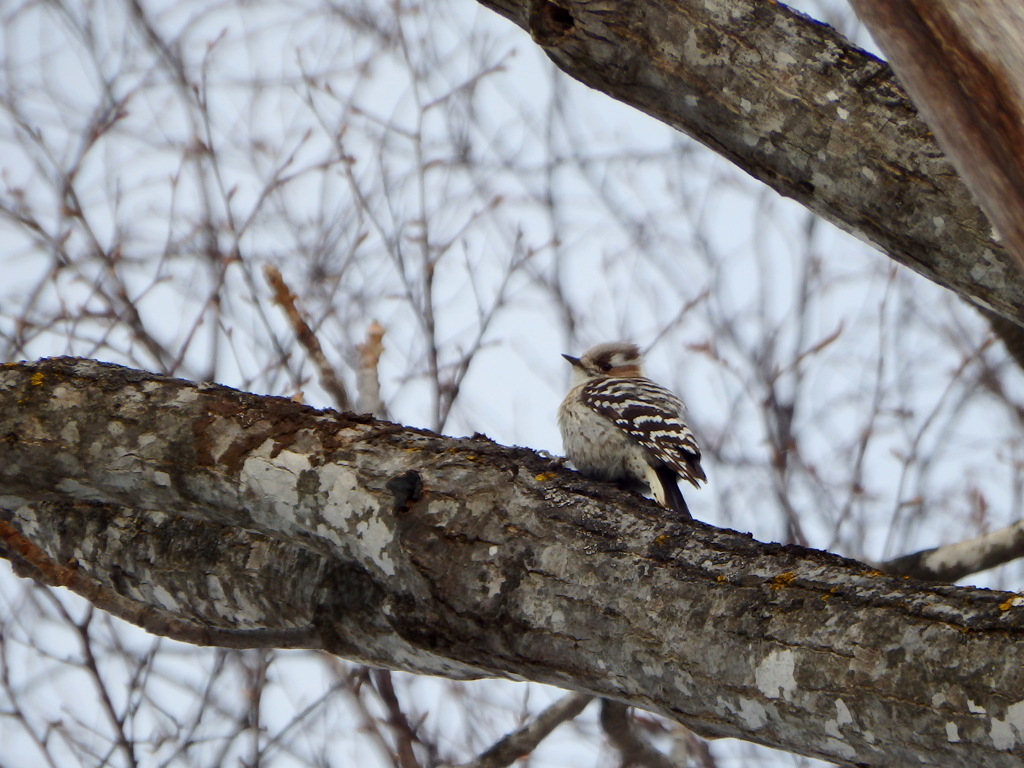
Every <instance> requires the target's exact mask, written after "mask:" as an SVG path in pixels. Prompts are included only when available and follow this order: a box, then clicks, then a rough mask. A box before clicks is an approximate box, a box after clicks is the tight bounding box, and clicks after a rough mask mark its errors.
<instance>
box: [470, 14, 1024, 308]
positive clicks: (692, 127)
mask: <svg viewBox="0 0 1024 768" xmlns="http://www.w3.org/2000/svg"><path fill="white" fill-rule="evenodd" d="M480 2H481V3H482V4H483V5H485V6H487V7H489V8H492V9H494V10H495V11H497V12H498V13H500V14H502V15H503V16H505V17H507V18H509V19H511V20H512V21H513V22H514V23H516V24H518V25H519V26H520V27H522V28H523V29H525V30H529V31H530V32H531V34H532V35H533V37H534V39H535V40H536V41H537V42H538V43H539V44H540V45H542V46H544V47H545V49H546V50H547V53H548V55H549V56H550V57H551V59H552V61H554V62H555V64H557V65H558V66H559V67H560V68H561V69H562V70H564V71H565V72H567V73H568V74H570V75H572V76H573V77H575V78H576V79H578V80H580V81H582V82H584V83H586V84H587V85H589V86H591V87H592V88H596V89H597V90H600V91H603V92H604V93H607V94H608V95H610V96H612V97H613V98H616V99H618V100H620V101H623V102H625V103H626V104H630V105H632V106H634V107H636V108H637V109H640V110H641V111H643V112H646V113H648V114H650V115H652V116H653V117H656V118H657V119H659V120H661V121H663V122H665V123H667V124H668V125H671V126H672V127H674V128H677V129H678V130H680V131H682V132H684V133H686V134H688V135H690V136H692V137H694V138H695V139H697V140H698V141H701V142H702V143H704V144H706V145H707V146H709V147H710V148H712V149H714V150H715V151H716V152H718V153H720V154H722V155H723V156H725V157H726V158H728V159H729V160H731V161H732V162H734V163H735V164H736V165H738V166H739V167H740V168H742V169H743V170H745V171H747V172H748V173H750V174H751V175H752V176H754V177H755V178H757V179H760V180H761V181H763V182H765V183H766V184H768V185H769V186H771V187H772V188H773V189H775V190H776V191H778V192H779V193H780V194H783V195H785V196H787V197H791V198H793V199H795V200H797V201H799V202H801V203H803V204H804V205H806V206H807V207H808V208H809V209H810V210H812V211H814V212H815V213H816V214H818V215H820V216H822V217H823V218H825V219H828V220H829V221H831V222H833V223H834V224H836V225H838V226H839V227H841V228H843V229H845V230H847V231H848V232H851V233H853V234H854V235H856V236H857V237H859V238H861V239H862V240H865V241H868V242H870V243H872V244H874V245H875V246H877V247H878V248H880V249H881V250H882V251H884V252H885V253H887V254H888V255H889V256H890V257H892V258H893V259H895V260H896V261H898V262H900V263H901V264H904V265H905V266H908V267H910V268H911V269H913V270H915V271H917V272H919V273H921V274H922V275H924V276H925V277H928V278H929V279H931V280H934V281H935V282H937V283H938V284H939V285H943V286H945V287H947V288H949V289H950V290H953V291H955V292H956V293H958V294H959V295H961V296H963V297H964V298H966V299H968V300H970V301H972V302H973V303H975V304H976V305H978V306H981V307H990V308H992V309H993V310H995V312H996V313H998V314H1000V315H1002V316H1003V317H1006V318H1008V319H1011V320H1013V321H1014V322H1015V323H1017V324H1018V325H1021V324H1024V276H1022V274H1021V272H1020V271H1019V270H1018V269H1017V267H1016V265H1015V264H1014V262H1013V261H1012V259H1010V258H1009V257H1008V256H1007V254H1006V253H1005V252H1004V251H1003V249H1002V248H1001V247H999V246H998V245H997V244H995V243H994V242H993V241H992V239H991V228H990V225H989V223H988V221H987V219H986V218H985V216H984V214H983V213H982V212H981V210H980V209H979V208H978V207H977V205H975V203H974V201H973V200H972V198H971V195H970V193H969V192H968V190H967V188H966V187H965V186H964V184H963V182H962V181H961V180H960V178H959V176H957V174H956V172H955V171H954V169H953V167H952V166H951V165H950V164H949V162H948V161H947V160H946V158H945V156H944V155H943V153H942V151H941V150H940V149H939V147H938V145H937V144H936V142H935V139H934V137H933V136H932V135H931V133H930V132H929V130H928V128H927V126H926V125H925V124H924V123H923V122H922V120H921V119H920V118H919V117H918V115H917V112H916V110H915V109H914V107H913V106H912V105H911V103H910V102H909V100H908V99H907V98H906V96H905V95H904V93H903V91H902V90H901V89H900V87H899V86H898V84H897V83H896V81H895V79H894V77H893V75H892V72H891V70H890V69H889V67H888V66H887V65H886V64H885V63H884V62H881V61H879V60H878V59H876V58H874V57H873V56H870V55H868V54H866V53H864V52H863V51H861V50H860V49H858V48H856V47H855V46H853V45H851V44H850V43H849V42H848V41H846V40H845V39H844V38H842V37H841V36H840V35H838V34H837V33H836V32H835V31H834V30H832V29H831V28H829V27H827V26H825V25H823V24H820V23H817V22H815V21H813V20H811V19H808V18H806V17H804V16H802V15H800V14H798V13H795V12H793V11H792V10H790V9H788V8H786V7H785V6H784V5H781V4H779V3H774V2H764V0H671V1H670V0H652V1H651V2H645V3H606V2H603V1H601V0H557V3H550V2H547V1H546V0H480Z"/></svg>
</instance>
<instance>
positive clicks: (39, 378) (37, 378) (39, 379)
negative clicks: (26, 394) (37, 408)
mask: <svg viewBox="0 0 1024 768" xmlns="http://www.w3.org/2000/svg"><path fill="white" fill-rule="evenodd" d="M45 378H46V376H44V375H43V372H42V371H36V372H35V373H33V374H32V378H31V379H29V381H30V382H31V383H32V386H33V387H38V386H39V385H40V384H42V383H43V379H45Z"/></svg>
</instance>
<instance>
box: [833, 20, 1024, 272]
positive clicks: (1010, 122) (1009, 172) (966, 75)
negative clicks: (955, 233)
mask: <svg viewBox="0 0 1024 768" xmlns="http://www.w3.org/2000/svg"><path fill="white" fill-rule="evenodd" d="M852 4H853V7H854V8H855V9H856V10H857V15H858V16H860V17H861V18H862V19H863V20H864V23H865V24H866V25H867V27H868V29H870V30H871V34H872V35H874V38H875V40H877V41H878V45H879V46H880V47H881V48H882V50H883V51H885V55H886V56H887V57H888V58H889V61H891V62H892V64H893V66H894V67H895V68H896V71H897V72H899V76H900V82H901V83H903V85H904V86H906V88H907V90H908V91H909V92H910V94H911V95H912V96H913V97H914V103H915V104H917V106H918V107H919V108H920V110H921V113H922V114H923V115H924V117H925V118H926V119H927V120H928V125H930V126H931V127H932V129H933V130H934V131H935V134H936V135H937V136H938V138H939V142H940V143H941V145H942V147H943V148H944V149H945V150H946V152H947V154H948V155H949V158H950V160H952V161H953V164H954V165H955V166H956V168H957V170H958V171H959V172H960V175H961V176H962V177H963V178H964V179H965V180H966V181H967V183H968V184H969V185H970V187H971V190H972V191H973V192H974V194H975V197H976V198H977V199H978V201H979V202H980V203H981V205H982V207H983V208H984V209H985V211H986V212H987V213H988V215H989V218H990V220H991V221H992V222H994V223H995V225H996V227H997V228H998V230H999V233H1000V235H1001V236H1002V238H1003V239H1004V241H1005V242H1006V244H1007V247H1008V248H1009V250H1010V252H1011V253H1012V254H1014V256H1015V258H1016V259H1017V263H1018V265H1019V266H1020V267H1021V268H1022V269H1024V219H1022V217H1021V212H1022V211H1024V46H1022V45H1021V36H1022V35H1024V14H1022V13H1021V10H1020V5H1019V3H1017V2H1012V3H1008V2H1006V1H1005V0H995V1H993V0H985V2H978V0H925V2H920V0H911V1H910V2H901V3H892V2H889V0H852Z"/></svg>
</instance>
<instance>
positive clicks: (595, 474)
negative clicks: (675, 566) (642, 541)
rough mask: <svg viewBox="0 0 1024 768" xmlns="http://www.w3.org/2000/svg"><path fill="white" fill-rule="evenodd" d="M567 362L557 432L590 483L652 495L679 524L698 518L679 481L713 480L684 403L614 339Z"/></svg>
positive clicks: (634, 351) (633, 348)
mask: <svg viewBox="0 0 1024 768" xmlns="http://www.w3.org/2000/svg"><path fill="white" fill-rule="evenodd" d="M562 357H564V358H565V359H566V360H568V361H569V363H570V364H571V365H572V373H573V378H572V387H571V389H570V390H569V394H567V395H566V396H565V400H563V401H562V404H561V405H560V406H559V408H558V428H559V431H560V432H561V433H562V444H563V446H564V448H565V455H566V457H567V458H568V459H569V460H570V461H571V462H572V463H573V466H575V467H576V469H577V470H578V471H579V472H581V473H582V474H583V475H585V476H586V477H590V478H592V479H595V480H608V481H614V482H617V483H618V484H620V485H622V486H624V487H626V488H629V489H631V490H636V491H639V492H641V493H647V492H649V493H652V494H653V495H654V498H655V500H656V501H657V502H658V503H659V504H660V505H661V506H663V507H665V508H667V509H669V510H672V511H673V512H674V513H675V514H676V515H677V516H678V517H679V518H681V519H686V520H690V519H692V517H691V515H690V510H689V508H688V507H687V506H686V501H685V500H684V499H683V494H682V492H681V491H680V490H679V485H678V480H679V479H680V478H682V479H683V480H686V481H687V482H689V483H691V484H692V485H693V486H694V487H696V488H700V483H702V482H705V483H706V482H707V476H706V475H705V474H704V470H703V469H702V468H701V465H700V448H699V447H698V446H697V440H696V438H695V437H694V436H693V433H692V432H691V431H690V428H689V427H688V426H687V425H686V408H685V406H684V405H683V401H682V400H680V399H679V398H678V397H676V396H675V395H674V394H672V393H671V392H670V391H669V390H667V389H665V387H663V386H661V385H660V384H656V383H655V382H653V381H651V380H650V379H648V378H647V377H646V376H644V374H643V358H642V355H641V354H640V349H639V347H637V345H636V344H632V343H630V342H625V341H613V342H608V343H605V344H598V345H597V346H596V347H592V348H591V349H589V350H587V351H586V352H585V353H584V354H583V355H582V356H581V357H572V356H571V355H562Z"/></svg>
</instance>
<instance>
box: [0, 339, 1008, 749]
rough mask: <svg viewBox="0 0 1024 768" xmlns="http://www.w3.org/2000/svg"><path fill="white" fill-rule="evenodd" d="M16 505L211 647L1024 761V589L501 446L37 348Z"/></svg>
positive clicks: (59, 545)
mask: <svg viewBox="0 0 1024 768" xmlns="http://www.w3.org/2000/svg"><path fill="white" fill-rule="evenodd" d="M0 519H4V520H6V521H7V522H8V523H10V525H11V527H13V528H16V529H17V533H18V535H19V536H22V537H25V539H26V540H28V541H29V542H31V544H32V546H34V547H38V548H39V549H40V550H41V551H42V552H43V553H44V554H45V557H46V558H48V559H49V561H52V562H53V563H58V564H68V563H72V562H73V563H74V564H75V565H74V572H75V573H76V574H78V577H80V578H81V579H83V580H84V582H85V583H87V584H94V585H97V587H102V588H103V589H104V590H107V591H108V592H110V593H113V594H116V595H117V596H119V598H120V599H123V600H124V601H126V602H127V603H129V604H130V605H134V606H137V607H138V614H137V615H139V616H142V615H144V614H145V611H146V610H150V611H157V612H161V613H162V614H163V615H166V616H172V617H175V618H176V619H178V620H180V621H183V622H189V623H191V624H193V625H197V626H201V627H205V628H208V629H209V631H210V633H211V634H210V638H211V639H212V640H213V641H216V640H217V639H218V637H219V633H224V632H227V633H229V636H230V633H233V632H238V631H245V632H259V631H263V630H266V631H271V632H282V631H284V632H287V631H291V630H298V631H299V632H300V633H303V637H304V638H305V639H306V640H307V641H308V645H309V646H310V647H319V648H322V649H324V650H327V651H330V652H332V653H335V654H338V655H341V656H344V657H346V658H350V659H354V660H357V661H361V662H364V663H369V664H373V665H375V666H384V667H391V668H398V669H405V670H410V671H414V672H425V673H430V674H436V675H443V676H446V677H452V678H467V677H479V676H503V677H508V676H514V677H518V678H523V679H529V680H535V681H538V682H544V683H549V684H553V685H558V686H561V687H566V688H572V689H575V690H578V691H581V692H586V693H589V694H594V695H599V696H606V697H614V698H616V699H618V700H620V701H622V702H624V703H627V704H630V705H632V706H637V707H640V708H643V709H646V710H649V711H652V712H655V713H658V714H661V715H664V716H667V717H670V718H673V719H675V720H677V721H679V722H681V723H682V724H684V725H686V726H687V727H688V728H690V729H691V730H693V731H695V732H697V733H700V734H703V735H707V736H734V737H739V738H744V739H748V740H752V741H756V742H759V743H762V744H767V745H770V746H774V747H777V748H782V749H786V750H789V751H792V752H797V753H801V754H806V755H811V756H815V757H819V758H823V759H827V760H832V761H834V762H840V763H847V764H859V765H886V766H889V765H893V764H915V765H916V764H921V763H923V764H930V765H936V766H943V765H950V766H952V765H957V766H959V765H967V764H983V765H986V766H994V767H995V768H1000V767H1001V766H1016V765H1019V763H1020V761H1021V759H1022V758H1024V736H1022V734H1024V698H1022V697H1021V693H1020V691H1021V689H1022V686H1024V672H1022V670H1024V650H1022V649H1024V643H1022V640H1024V610H1022V609H1021V607H1020V606H1018V605H1017V603H1016V602H1014V596H1013V595H1007V594H1006V593H997V592H989V591H986V590H979V589H969V588H963V587H953V586H943V585H931V584H924V583H921V582H915V581H911V580H907V579H903V578H892V577H887V576H883V575H882V574H880V573H879V572H878V571H874V570H870V569H868V568H867V567H866V566H864V565H863V564H861V563H857V562H854V561H850V560H844V559H842V558H840V557H836V556H834V555H830V554H828V553H823V552H817V551H814V550H809V549H804V548H801V547H795V546H785V547H784V546H780V545H776V544H762V543H759V542H756V541H754V540H752V539H751V538H750V537H749V536H748V535H743V534H738V533H735V532H732V531H725V530H718V529H714V528H711V527H709V526H705V525H701V524H700V523H696V522H693V523H685V524H684V523H679V522H676V521H671V520H666V519H665V517H664V515H663V514H662V511H661V510H660V509H659V508H658V507H656V506H655V505H654V504H653V503H651V502H648V501H646V500H643V499H641V498H639V497H636V496H633V495H631V494H628V493H625V492H622V491H620V490H618V489H616V488H614V487H609V486H605V485H603V484H599V483H593V482H588V481H584V480H583V479H581V478H580V477H579V475H577V474H576V473H573V472H571V471H569V470H566V469H563V468H561V467H559V466H557V464H553V463H551V462H550V461H547V460H545V459H543V458H542V457H540V456H538V455H537V454H535V453H534V452H532V451H529V450H525V449H518V448H504V447H501V446H498V445H495V444H494V443H492V442H490V441H489V440H486V439H485V438H481V437H477V438H471V439H461V440H456V439H451V438H445V437H440V436H438V435H435V434H432V433H429V432H425V431H423V430H417V429H411V428H406V427H401V426H398V425H395V424H389V423H386V422H381V421H377V420H374V419H372V418H370V417H364V416H353V415H352V414H337V413H333V412H320V411H316V410H314V409H312V408H309V407H307V406H303V405H300V404H297V403H294V402H292V401H290V400H284V399H281V398H272V397H257V396H254V395H249V394H245V393H241V392H237V391H234V390H231V389H228V388H225V387H219V386H213V385H194V384H190V383H188V382H184V381H180V380H175V379H169V378H165V377H160V376H154V375H150V374H146V373H143V372H140V371H133V370H130V369H126V368H121V367H118V366H112V365H106V364H102V363H96V362H92V361H82V360H73V359H55V360H45V361H41V362H39V363H34V364H26V363H19V364H12V365H7V366H3V367H2V368H0ZM11 540H12V539H10V538H9V541H11ZM15 549H16V547H12V546H11V545H10V544H8V545H6V546H5V548H4V551H5V553H6V556H8V557H14V558H15V559H17V558H18V557H19V555H17V553H16V552H14V550H15ZM155 631H159V628H156V629H155ZM908 722H909V723H913V724H914V728H913V729H911V730H909V731H908V730H907V728H906V725H905V724H906V723H908Z"/></svg>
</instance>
